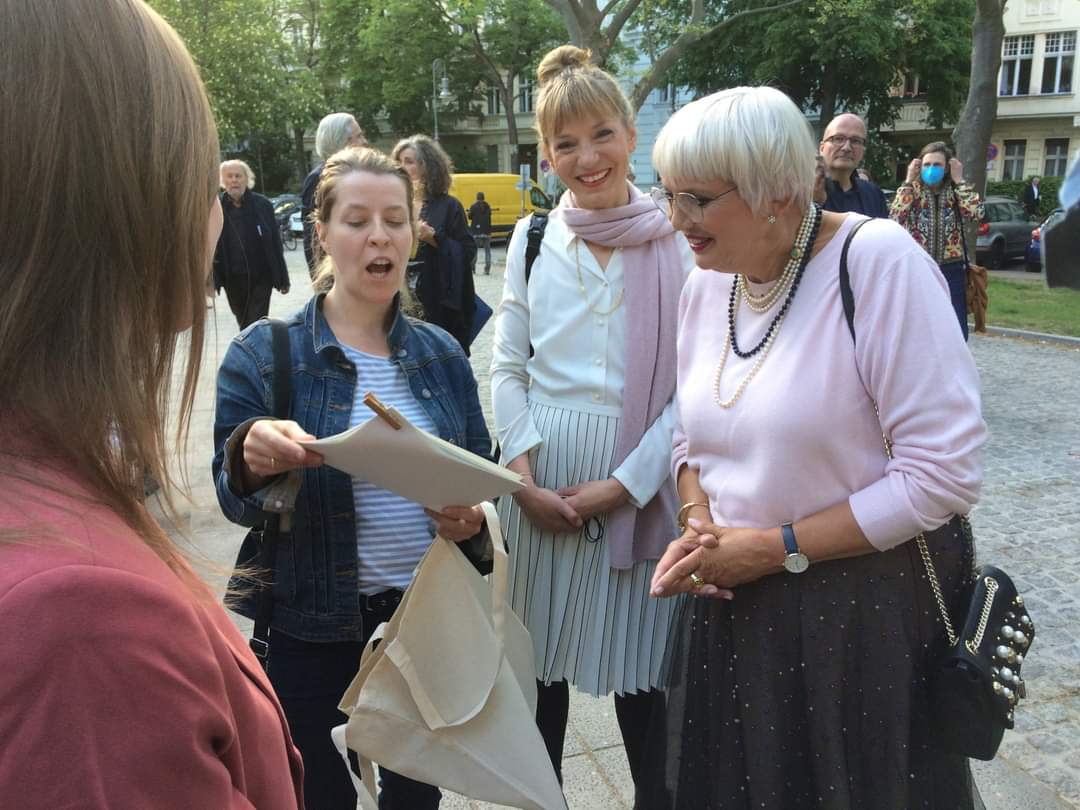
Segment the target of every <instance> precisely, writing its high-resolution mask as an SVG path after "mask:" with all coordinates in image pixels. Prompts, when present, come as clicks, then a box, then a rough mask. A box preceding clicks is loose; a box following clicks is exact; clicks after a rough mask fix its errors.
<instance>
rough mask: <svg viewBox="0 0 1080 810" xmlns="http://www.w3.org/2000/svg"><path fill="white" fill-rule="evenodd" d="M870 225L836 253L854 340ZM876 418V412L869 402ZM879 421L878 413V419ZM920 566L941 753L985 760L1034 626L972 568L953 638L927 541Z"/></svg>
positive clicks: (1001, 726) (990, 574) (992, 579)
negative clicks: (929, 618) (934, 643)
mask: <svg viewBox="0 0 1080 810" xmlns="http://www.w3.org/2000/svg"><path fill="white" fill-rule="evenodd" d="M868 221H869V220H863V221H862V222H859V223H857V224H856V225H855V226H854V227H853V228H852V229H851V230H850V231H849V232H848V235H847V238H846V239H845V241H844V246H843V249H842V250H841V253H840V299H841V302H842V303H843V307H844V317H845V319H846V320H847V326H848V331H850V332H851V339H852V341H854V340H855V296H854V292H853V291H852V289H851V278H850V276H849V275H848V268H847V254H848V248H849V247H850V245H851V240H852V238H853V237H854V236H855V234H856V232H857V231H858V230H859V228H861V227H862V226H863V225H865V224H866V222H868ZM874 413H878V410H877V403H876V402H875V403H874ZM878 417H879V420H880V414H878ZM881 439H882V442H883V443H884V446H885V455H886V456H887V457H888V458H889V459H891V458H892V442H891V441H890V440H889V437H888V436H886V435H885V433H884V431H882V434H881ZM953 520H956V521H959V523H960V528H961V531H962V532H963V535H964V540H965V542H966V543H968V544H969V545H973V543H974V539H973V537H972V532H971V523H970V522H969V521H968V519H967V516H966V515H958V516H956V517H954V518H953ZM914 542H915V544H916V546H917V547H918V550H919V555H920V556H921V557H922V561H923V564H924V565H925V566H926V577H927V579H928V580H929V582H930V590H931V592H932V594H933V597H934V602H935V603H936V604H937V609H938V612H939V613H940V614H941V621H942V624H943V625H944V627H945V636H946V639H947V641H948V646H947V647H946V649H945V652H944V653H942V654H941V657H940V658H939V659H938V660H937V661H935V662H934V663H933V664H932V665H931V667H930V676H929V692H930V714H931V717H932V722H933V723H934V724H935V726H936V728H935V731H936V732H937V734H936V736H937V742H938V747H939V748H941V750H943V751H946V752H949V753H953V754H959V755H961V756H966V757H972V758H974V759H983V760H990V759H993V758H994V755H995V754H996V753H997V749H998V746H999V745H1001V738H1002V737H1003V736H1004V734H1005V730H1006V729H1010V728H1012V727H1013V722H1014V716H1015V710H1016V706H1017V704H1018V703H1019V702H1020V700H1021V699H1022V698H1024V697H1026V691H1027V690H1026V687H1025V685H1024V680H1023V678H1022V677H1021V676H1020V666H1021V665H1022V664H1023V662H1024V657H1025V656H1026V655H1027V652H1028V649H1029V648H1030V646H1031V642H1032V640H1033V639H1034V638H1035V624H1034V622H1032V620H1031V616H1030V615H1029V614H1028V612H1027V609H1026V608H1025V607H1024V599H1023V597H1022V596H1020V595H1019V594H1018V593H1017V592H1016V586H1015V585H1014V584H1013V581H1012V580H1011V579H1009V576H1008V574H1006V573H1005V572H1004V571H1002V570H1001V569H1000V568H995V567H994V566H992V565H984V566H981V567H979V568H976V569H975V570H974V571H973V572H972V575H971V578H970V579H969V580H968V582H967V583H966V586H965V588H964V592H963V595H962V596H963V600H962V604H966V605H967V611H966V612H965V614H964V621H963V623H962V624H961V625H960V631H959V632H957V631H956V630H955V629H954V627H953V623H952V619H951V618H950V617H949V609H948V604H947V602H946V600H945V595H944V594H943V593H942V590H941V583H940V582H939V580H938V576H937V571H936V570H935V568H934V561H933V559H932V558H931V556H930V550H929V548H928V547H927V543H926V537H925V536H924V535H922V534H919V535H918V536H917V537H916V538H915V540H914Z"/></svg>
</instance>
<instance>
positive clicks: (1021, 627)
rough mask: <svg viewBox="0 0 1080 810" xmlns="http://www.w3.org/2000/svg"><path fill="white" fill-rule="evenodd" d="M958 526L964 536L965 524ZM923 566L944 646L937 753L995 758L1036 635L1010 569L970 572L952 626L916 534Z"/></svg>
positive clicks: (935, 678)
mask: <svg viewBox="0 0 1080 810" xmlns="http://www.w3.org/2000/svg"><path fill="white" fill-rule="evenodd" d="M961 525H962V527H963V530H964V532H965V534H966V535H967V538H968V541H969V542H970V540H971V526H970V524H969V523H968V521H967V518H966V517H965V518H961ZM916 542H917V543H918V544H919V553H920V554H921V555H922V558H923V562H924V563H925V564H926V574H927V577H928V579H929V580H930V588H931V590H932V591H933V594H934V601H935V602H937V607H938V611H939V612H940V613H941V620H942V622H943V623H944V625H945V635H946V638H947V639H948V642H949V646H948V648H947V649H946V651H945V653H944V654H943V655H942V656H941V658H940V659H939V660H938V661H937V662H936V663H935V664H934V666H933V669H932V671H931V674H930V712H931V716H932V717H933V718H934V722H935V724H936V726H937V732H938V734H937V739H938V745H939V746H940V747H941V748H942V750H945V751H949V752H951V753H954V754H961V755H963V756H967V757H973V758H975V759H984V760H989V759H993V758H994V755H995V754H996V753H997V749H998V746H999V745H1001V738H1002V736H1003V735H1004V734H1005V730H1006V729H1010V728H1012V727H1013V718H1014V713H1015V710H1016V706H1017V704H1018V703H1019V702H1020V700H1021V699H1022V698H1024V697H1026V696H1027V694H1026V688H1025V686H1024V679H1023V678H1022V677H1021V675H1020V667H1021V665H1022V664H1023V663H1024V656H1025V655H1026V654H1027V651H1028V649H1029V648H1030V646H1031V642H1032V640H1033V639H1034V638H1035V624H1034V622H1032V620H1031V617H1030V616H1029V615H1028V612H1027V609H1026V608H1025V606H1024V598H1023V597H1022V596H1020V595H1019V594H1018V593H1017V592H1016V586H1015V585H1014V584H1013V582H1012V580H1011V579H1009V576H1008V574H1006V573H1005V572H1004V571H1002V570H1001V569H1000V568H995V567H994V566H992V565H983V566H980V567H979V568H977V569H975V572H974V574H975V576H974V579H973V580H972V581H971V582H970V583H969V586H968V593H969V594H970V596H969V598H968V601H967V603H966V604H967V606H968V608H967V614H966V615H965V616H964V621H963V624H961V625H960V629H959V632H957V631H956V630H955V629H954V628H953V624H952V621H951V620H950V618H949V611H948V610H947V609H946V606H945V599H944V597H943V596H942V593H941V586H940V585H939V584H938V579H937V573H936V572H935V571H934V564H933V562H932V561H931V559H930V555H929V552H928V551H927V548H926V540H925V538H923V536H922V535H919V537H918V538H916Z"/></svg>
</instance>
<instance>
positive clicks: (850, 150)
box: [818, 113, 889, 219]
mask: <svg viewBox="0 0 1080 810" xmlns="http://www.w3.org/2000/svg"><path fill="white" fill-rule="evenodd" d="M818 148H819V149H820V150H821V156H822V158H824V159H825V170H826V171H827V172H828V175H829V176H828V178H827V179H826V180H825V210H826V211H836V212H837V213H844V212H846V211H855V212H857V213H860V214H866V215H867V216H870V217H882V218H884V219H888V216H889V206H888V205H886V204H885V195H884V194H882V193H881V189H880V188H878V187H877V186H876V185H874V184H873V183H871V182H870V181H868V180H863V179H862V178H861V177H859V176H858V174H857V173H856V170H857V169H858V168H859V164H860V163H861V162H862V159H863V155H864V154H865V153H866V124H864V123H863V121H862V119H861V118H859V116H857V115H853V114H851V113H843V114H841V115H838V116H836V118H834V119H833V120H832V121H830V122H829V125H828V126H827V127H825V135H824V137H822V139H821V144H820V145H819V147H818Z"/></svg>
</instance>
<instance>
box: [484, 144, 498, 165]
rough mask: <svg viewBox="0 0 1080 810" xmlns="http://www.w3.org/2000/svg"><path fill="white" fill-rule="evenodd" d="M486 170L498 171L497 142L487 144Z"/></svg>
mask: <svg viewBox="0 0 1080 810" xmlns="http://www.w3.org/2000/svg"><path fill="white" fill-rule="evenodd" d="M487 170H488V171H489V172H497V171H499V146H498V144H488V147H487Z"/></svg>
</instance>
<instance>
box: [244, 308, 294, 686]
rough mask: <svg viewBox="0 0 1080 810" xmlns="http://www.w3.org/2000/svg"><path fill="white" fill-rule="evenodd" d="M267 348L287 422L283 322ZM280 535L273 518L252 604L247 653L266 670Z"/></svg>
mask: <svg viewBox="0 0 1080 810" xmlns="http://www.w3.org/2000/svg"><path fill="white" fill-rule="evenodd" d="M270 336H271V346H272V347H273V352H274V414H273V415H274V417H276V418H278V419H288V418H289V410H290V409H289V399H290V397H291V396H292V390H291V383H292V357H291V354H290V351H289V326H288V324H287V323H285V321H282V320H278V319H276V318H272V319H271V320H270ZM280 534H281V516H280V515H274V516H272V517H271V518H269V519H268V520H267V521H266V524H265V526H264V527H263V535H262V546H261V547H260V551H259V568H260V570H261V572H262V575H263V576H265V577H267V581H266V582H264V583H263V585H262V587H261V588H260V589H259V595H258V599H257V601H256V603H255V627H254V629H253V630H252V632H251V641H250V645H251V651H252V652H253V653H255V657H256V658H258V659H259V661H260V662H261V663H262V665H263V668H264V669H265V668H266V667H267V664H268V662H269V657H270V619H271V617H272V616H273V615H274V594H273V590H274V580H275V579H276V578H277V547H278V538H279V536H280Z"/></svg>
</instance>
